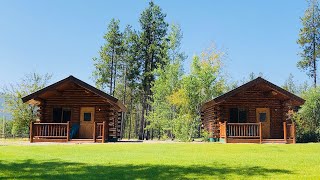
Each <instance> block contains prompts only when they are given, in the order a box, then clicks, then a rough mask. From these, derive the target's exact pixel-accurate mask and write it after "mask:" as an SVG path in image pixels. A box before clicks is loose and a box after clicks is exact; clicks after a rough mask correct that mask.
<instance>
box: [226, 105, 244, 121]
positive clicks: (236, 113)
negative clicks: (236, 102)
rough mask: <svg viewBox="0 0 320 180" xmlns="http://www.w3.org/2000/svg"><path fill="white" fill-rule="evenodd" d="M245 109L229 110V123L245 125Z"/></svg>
mask: <svg viewBox="0 0 320 180" xmlns="http://www.w3.org/2000/svg"><path fill="white" fill-rule="evenodd" d="M247 117H248V113H247V109H245V108H230V118H229V122H230V123H245V122H247Z"/></svg>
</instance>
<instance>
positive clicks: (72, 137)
mask: <svg viewBox="0 0 320 180" xmlns="http://www.w3.org/2000/svg"><path fill="white" fill-rule="evenodd" d="M78 130H79V124H78V123H73V122H70V121H68V122H67V123H34V122H32V123H30V142H69V141H71V142H72V141H76V142H80V141H82V142H101V143H104V142H106V141H107V140H108V136H112V135H113V134H114V133H113V132H110V130H109V128H108V126H107V123H106V121H103V122H94V123H93V127H92V132H93V134H92V137H93V138H92V139H91V138H89V139H88V138H86V139H80V138H78V137H76V133H78Z"/></svg>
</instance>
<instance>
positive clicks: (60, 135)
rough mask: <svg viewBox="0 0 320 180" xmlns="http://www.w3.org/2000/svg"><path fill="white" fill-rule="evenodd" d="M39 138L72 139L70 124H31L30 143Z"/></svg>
mask: <svg viewBox="0 0 320 180" xmlns="http://www.w3.org/2000/svg"><path fill="white" fill-rule="evenodd" d="M39 138H52V139H66V140H67V141H69V139H70V122H69V121H68V122H67V123H33V122H32V123H31V124H30V142H33V140H34V139H39Z"/></svg>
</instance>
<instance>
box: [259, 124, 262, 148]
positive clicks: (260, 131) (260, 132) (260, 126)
mask: <svg viewBox="0 0 320 180" xmlns="http://www.w3.org/2000/svg"><path fill="white" fill-rule="evenodd" d="M259 135H260V144H262V123H261V122H260V123H259Z"/></svg>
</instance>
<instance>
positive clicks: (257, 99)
mask: <svg viewBox="0 0 320 180" xmlns="http://www.w3.org/2000/svg"><path fill="white" fill-rule="evenodd" d="M304 102H305V100H304V99H302V98H300V97H298V96H296V95H294V94H292V93H290V92H288V91H286V90H284V89H282V88H280V87H279V86H277V85H275V84H272V83H271V82H269V81H267V80H265V79H263V78H261V77H258V78H256V79H254V80H252V81H250V82H248V83H246V84H244V85H242V86H240V87H238V88H236V89H234V90H231V91H229V92H227V93H225V94H223V95H221V96H218V97H216V98H214V99H213V100H211V101H208V102H206V103H205V104H203V106H202V107H201V120H202V128H203V130H206V131H208V132H209V136H210V140H211V141H220V142H224V143H295V124H294V122H293V121H292V116H293V114H294V113H295V112H296V111H297V110H298V108H299V107H300V106H301V105H302V104H304Z"/></svg>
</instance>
